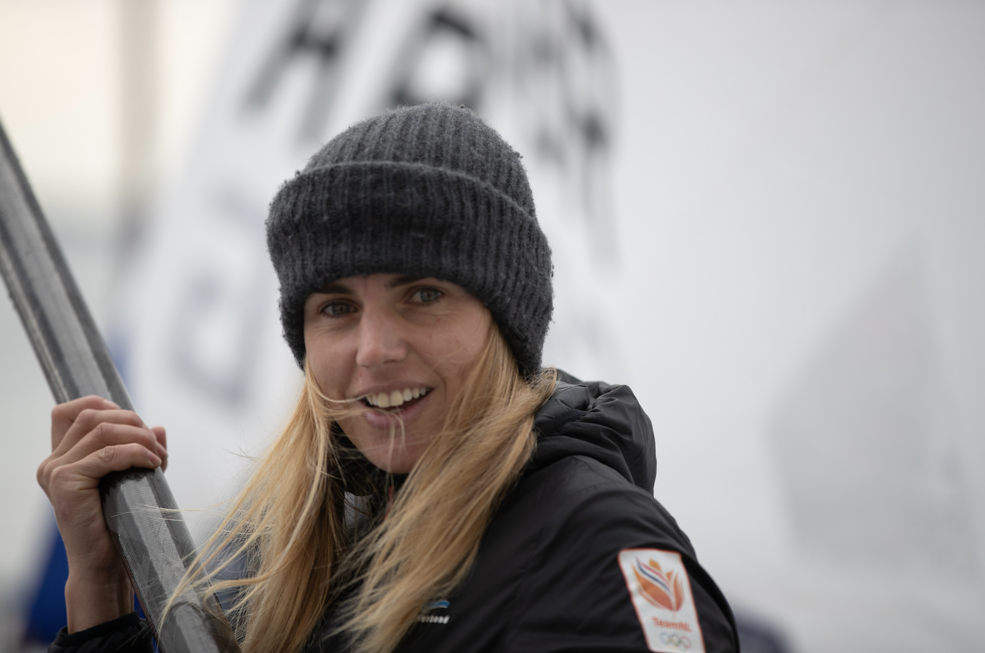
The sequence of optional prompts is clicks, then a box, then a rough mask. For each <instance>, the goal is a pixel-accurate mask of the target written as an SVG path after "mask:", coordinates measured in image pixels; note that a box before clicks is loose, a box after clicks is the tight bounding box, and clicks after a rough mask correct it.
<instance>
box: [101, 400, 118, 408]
mask: <svg viewBox="0 0 985 653" xmlns="http://www.w3.org/2000/svg"><path fill="white" fill-rule="evenodd" d="M103 403H104V404H105V405H106V407H107V408H119V407H120V405H119V404H118V403H116V402H115V401H110V400H109V399H103Z"/></svg>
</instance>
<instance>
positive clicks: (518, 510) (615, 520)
mask: <svg viewBox="0 0 985 653" xmlns="http://www.w3.org/2000/svg"><path fill="white" fill-rule="evenodd" d="M564 378H566V379H568V380H571V381H574V379H571V378H570V377H564ZM535 427H536V428H537V429H538V431H539V433H540V437H539V439H538V444H537V451H536V453H535V455H534V457H533V459H532V460H531V462H530V464H529V465H528V467H527V468H526V469H525V470H524V473H523V475H522V477H521V479H520V481H519V483H518V485H517V487H516V488H515V489H514V490H513V491H512V492H511V493H510V495H509V496H508V497H507V500H506V501H505V502H504V504H503V505H502V507H501V508H500V509H499V511H498V512H497V514H496V516H495V518H494V519H493V521H492V522H491V523H490V525H489V528H488V530H487V532H486V534H485V536H484V538H483V541H482V544H481V545H480V548H479V553H478V555H477V557H476V561H475V565H474V567H473V569H472V571H471V573H470V574H469V576H468V578H467V579H466V581H465V582H464V583H463V584H462V586H461V587H460V588H459V589H458V590H456V592H455V593H454V594H453V595H451V596H448V597H443V598H444V599H445V600H444V601H442V602H439V603H437V604H434V605H433V606H432V607H430V608H429V609H428V610H426V611H425V612H424V613H422V615H421V616H420V617H419V618H418V622H419V623H417V624H416V626H415V627H414V628H413V629H412V631H411V632H410V634H409V635H408V636H407V638H406V639H405V640H404V642H403V643H402V644H401V646H400V647H399V648H398V650H399V651H401V653H404V652H406V653H410V652H417V651H421V652H425V651H426V652H428V653H434V652H438V651H455V652H460V651H537V652H542V653H547V652H560V651H647V650H661V651H675V650H680V651H684V650H690V651H692V652H693V651H700V650H701V646H702V644H703V647H704V650H706V651H708V652H709V653H710V652H716V653H717V652H724V651H737V650H738V640H737V636H736V629H735V622H734V619H733V617H732V613H731V610H730V609H729V605H728V602H727V601H726V600H725V597H724V596H723V595H722V593H721V592H720V591H719V589H718V587H716V585H715V583H714V581H713V580H712V579H711V576H709V575H708V573H707V572H706V571H705V570H704V569H703V568H702V567H701V566H700V565H699V564H698V561H697V558H696V557H695V553H694V549H693V548H692V547H691V543H690V542H689V541H688V538H687V536H686V535H685V534H684V533H683V532H682V531H681V530H680V528H678V526H677V523H676V522H675V521H674V518H673V517H671V516H670V514H669V513H668V512H667V511H666V510H665V509H664V508H663V506H661V505H660V504H659V503H658V502H657V501H656V500H655V499H654V497H653V483H654V480H655V478H656V466H657V465H656V456H655V452H654V440H653V429H652V427H651V425H650V420H649V418H648V417H647V416H646V414H645V413H644V412H643V410H642V408H641V407H640V405H639V403H638V402H637V401H636V397H635V396H634V395H633V393H632V391H631V390H630V389H629V388H628V387H626V386H610V385H606V384H604V383H587V384H581V383H563V382H562V383H559V384H558V389H557V391H556V392H555V394H554V396H553V397H552V398H551V399H550V400H549V401H548V402H547V403H546V404H545V405H544V406H543V407H542V408H541V409H540V411H539V412H538V413H537V416H536V420H535ZM638 550H639V551H643V553H641V555H640V561H641V562H642V563H645V562H646V561H647V560H649V554H646V553H645V552H646V551H650V550H658V553H657V554H654V555H657V556H658V557H659V556H661V555H662V556H664V558H659V559H660V560H664V559H666V556H671V557H672V558H675V559H676V556H677V555H678V554H679V560H680V561H681V562H682V563H683V568H684V569H685V570H686V578H684V583H681V587H682V588H683V587H685V586H686V587H689V596H690V598H687V599H685V600H684V602H685V606H688V605H690V606H693V607H690V608H688V607H685V608H683V610H684V611H685V612H686V611H687V610H688V609H690V610H692V611H693V610H695V609H696V613H697V621H698V622H699V623H700V634H698V633H697V632H694V631H692V630H690V629H688V630H685V629H686V628H687V626H686V625H684V624H683V622H682V621H681V619H680V618H678V617H676V616H675V615H678V614H683V613H677V612H674V611H673V608H674V605H670V606H669V609H668V608H667V607H664V606H659V605H658V604H657V603H654V601H653V600H649V603H646V602H643V601H642V599H641V598H640V594H639V588H637V598H636V599H635V601H636V603H635V606H634V599H631V596H630V588H631V587H637V581H635V580H633V579H634V575H633V574H635V573H636V572H635V571H633V570H632V567H623V566H621V565H620V562H621V561H622V560H623V555H630V554H621V552H627V551H629V552H633V551H638ZM651 562H652V560H651ZM627 564H628V563H627ZM645 566H646V565H645V564H644V565H643V567H645ZM666 566H667V565H666V564H665V567H666ZM643 567H641V568H640V569H641V571H642V572H643V573H644V574H645V573H646V569H644V568H643ZM657 570H658V571H657V572H656V574H657V576H658V577H659V578H658V580H657V584H660V583H659V579H663V580H666V579H667V578H670V582H669V586H671V587H670V589H669V590H668V594H667V596H668V597H671V598H668V599H666V600H668V601H671V602H673V601H675V599H674V598H673V596H675V592H674V591H673V587H672V586H673V585H674V576H673V573H668V574H667V576H666V577H665V576H660V571H659V570H660V566H659V565H657ZM651 571H652V569H651ZM631 572H632V573H631ZM676 573H677V577H678V578H680V577H681V576H683V574H682V573H680V572H676ZM640 582H642V581H640ZM678 589H680V588H678ZM657 591H659V590H657ZM681 592H684V590H681ZM658 598H659V597H658ZM679 598H680V597H679V596H678V599H679ZM651 604H652V605H653V606H656V607H650V606H651ZM331 616H332V615H331V611H330V613H329V614H328V615H326V623H331ZM118 621H120V622H121V623H120V627H121V629H127V628H129V629H130V630H129V633H130V634H131V635H133V634H135V633H136V631H135V630H134V629H136V628H138V627H137V626H136V625H135V622H134V621H133V620H132V618H131V621H129V622H126V623H124V622H123V621H124V620H118ZM641 622H646V623H647V624H648V625H649V627H650V629H651V633H650V636H651V642H650V643H651V646H653V648H648V643H647V639H646V638H645V636H644V627H643V625H642V624H641ZM654 623H656V624H658V625H660V627H661V628H662V627H663V626H666V627H667V628H666V629H664V630H661V631H660V632H659V633H658V632H657V630H653V629H654V628H657V626H654V625H653V624H654ZM109 625H110V624H104V625H103V626H101V627H98V628H103V631H102V632H100V633H98V634H96V633H94V636H93V637H86V633H88V631H83V632H82V633H76V634H73V635H71V636H68V635H64V634H62V635H59V637H58V639H57V640H56V641H55V643H54V644H53V645H52V647H51V649H49V651H50V652H52V653H61V652H63V651H64V652H73V653H75V652H79V653H81V652H82V651H85V652H89V651H93V652H95V651H109V650H110V648H112V650H114V651H129V652H130V653H145V652H149V651H150V649H149V647H148V644H147V643H146V638H137V641H134V639H131V640H130V641H131V642H133V645H132V646H130V647H129V648H128V647H123V648H120V647H119V641H120V639H116V640H114V641H113V642H112V644H111V643H110V638H112V637H117V638H118V637H119V635H121V634H122V633H121V632H119V631H113V633H107V632H106V630H105V629H106V627H107V626H109ZM93 630H95V629H93ZM694 630H697V628H695V629H694ZM661 638H662V639H661ZM340 647H344V642H342V641H341V640H339V639H338V638H334V637H329V638H325V637H324V636H317V637H316V638H315V639H314V640H313V641H312V642H311V644H310V645H309V647H308V651H310V652H311V653H315V652H322V651H323V652H325V653H329V652H334V651H337V650H339V649H340Z"/></svg>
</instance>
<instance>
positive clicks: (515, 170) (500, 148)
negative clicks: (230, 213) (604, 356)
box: [267, 104, 553, 375]
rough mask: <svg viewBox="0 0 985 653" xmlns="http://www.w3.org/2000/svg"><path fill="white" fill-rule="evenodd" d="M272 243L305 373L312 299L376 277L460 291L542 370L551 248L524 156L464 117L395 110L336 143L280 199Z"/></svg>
mask: <svg viewBox="0 0 985 653" xmlns="http://www.w3.org/2000/svg"><path fill="white" fill-rule="evenodd" d="M267 247H268V249H269V250H270V258H271V260H272V261H273V264H274V269H275V270H276V271H277V276H278V278H279V280H280V311H281V321H282V323H283V326H284V337H285V339H286V340H287V344H288V345H289V346H290V347H291V350H292V351H293V352H294V357H295V359H296V360H297V362H298V365H300V366H302V367H303V365H304V355H305V352H304V302H305V300H306V299H307V298H308V295H310V294H311V293H312V292H314V291H316V290H318V289H319V288H322V287H323V286H324V285H325V284H326V283H328V282H330V281H333V280H335V279H341V278H343V277H350V276H359V275H367V274H374V273H378V272H382V273H400V274H408V275H413V276H422V277H435V278H438V279H443V280H445V281H451V282H453V283H456V284H458V285H460V286H462V287H463V288H465V289H466V290H468V291H469V293H471V294H472V295H473V296H474V297H476V298H478V299H479V300H480V301H481V302H482V303H483V304H485V306H486V307H487V308H488V309H489V311H490V312H491V313H492V317H493V319H494V320H496V323H497V324H498V325H499V328H500V331H501V332H502V333H503V336H504V337H505V338H506V342H507V343H509V345H510V348H511V349H512V351H513V355H514V357H515V358H516V360H517V362H518V363H519V365H520V369H521V371H522V372H523V373H524V374H525V375H530V374H533V373H536V372H537V371H539V369H540V359H541V350H542V348H543V345H544V337H545V336H546V335H547V327H548V324H549V322H550V320H551V312H552V310H553V304H552V288H551V276H552V272H553V270H552V266H551V250H550V248H549V247H548V244H547V238H546V237H545V236H544V233H543V232H542V231H541V230H540V227H539V226H538V224H537V218H536V214H535V212H534V202H533V196H532V195H531V192H530V185H529V183H528V182H527V175H526V173H525V172H524V169H523V165H522V164H521V163H520V155H519V154H518V153H517V152H515V151H514V150H513V148H511V147H510V146H509V145H508V144H507V143H506V141H504V140H503V139H502V137H500V135H499V134H497V133H496V132H495V131H494V130H493V129H492V128H490V127H489V126H488V125H486V124H485V123H484V122H482V120H481V119H480V118H479V117H478V116H477V115H476V114H475V113H473V112H472V111H471V110H469V109H466V108H459V107H453V106H450V105H446V104H424V105H417V106H413V107H405V108H400V109H395V110H391V111H388V112H386V113H384V114H382V115H379V116H376V117H375V118H370V119H369V120H366V121H364V122H361V123H358V124H356V125H353V126H352V127H350V128H349V129H347V130H345V131H344V132H342V133H341V134H339V135H338V136H336V137H335V138H333V139H332V140H331V141H330V142H329V143H328V144H327V145H325V146H324V147H323V148H321V149H320V150H319V151H318V152H317V153H315V155H314V156H313V157H311V160H310V161H308V164H307V165H306V166H305V168H304V170H302V171H301V172H299V173H297V174H296V176H295V177H294V178H293V179H290V180H288V181H287V182H285V183H284V185H283V186H282V187H281V188H280V190H279V191H278V192H277V195H276V196H275V197H274V200H273V202H272V203H271V205H270V215H269V217H268V218H267Z"/></svg>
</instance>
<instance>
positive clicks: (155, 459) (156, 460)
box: [150, 454, 163, 467]
mask: <svg viewBox="0 0 985 653" xmlns="http://www.w3.org/2000/svg"><path fill="white" fill-rule="evenodd" d="M150 460H151V462H152V463H154V467H160V466H161V462H163V461H162V460H161V458H160V457H159V456H157V455H156V454H151V455H150Z"/></svg>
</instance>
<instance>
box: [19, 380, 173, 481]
mask: <svg viewBox="0 0 985 653" xmlns="http://www.w3.org/2000/svg"><path fill="white" fill-rule="evenodd" d="M52 445H53V447H54V448H53V450H52V453H51V455H50V456H48V458H46V459H45V460H44V461H43V462H42V463H41V465H40V466H39V467H38V473H37V478H38V483H39V484H40V485H41V487H42V488H43V489H44V490H45V492H46V493H48V492H49V486H50V484H51V479H52V476H53V474H55V472H56V471H57V470H59V469H61V468H63V467H66V466H72V465H75V464H77V463H80V462H82V461H84V460H87V459H90V457H91V456H93V455H94V454H97V453H98V454H99V456H100V457H101V458H95V459H90V460H89V462H88V463H86V464H84V465H83V466H82V467H80V468H78V469H81V470H84V471H86V473H88V472H89V471H91V470H93V469H101V470H102V472H103V474H107V473H109V472H111V471H119V470H120V469H126V467H125V466H124V467H119V465H120V464H122V463H120V462H119V461H120V460H129V461H131V464H132V466H136V467H151V468H153V467H157V466H159V465H161V466H162V467H166V464H164V461H165V460H166V459H167V434H166V432H165V431H164V429H163V428H162V427H155V428H154V429H151V428H149V427H148V426H147V425H146V424H144V422H143V420H141V419H140V417H139V416H138V415H137V414H136V413H134V412H132V411H128V410H120V408H119V406H118V405H117V404H115V403H113V402H112V401H108V400H105V399H102V398H101V397H82V398H81V399H76V400H74V401H70V402H66V403H64V404H60V405H58V406H56V407H55V409H54V410H52ZM131 445H132V446H131ZM139 449H142V450H143V452H140V451H139ZM99 452H103V453H99ZM99 460H103V461H104V464H102V465H101V466H100V465H99V464H97V463H98V461H99ZM62 473H64V472H62ZM50 496H51V495H50V493H49V497H50Z"/></svg>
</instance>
